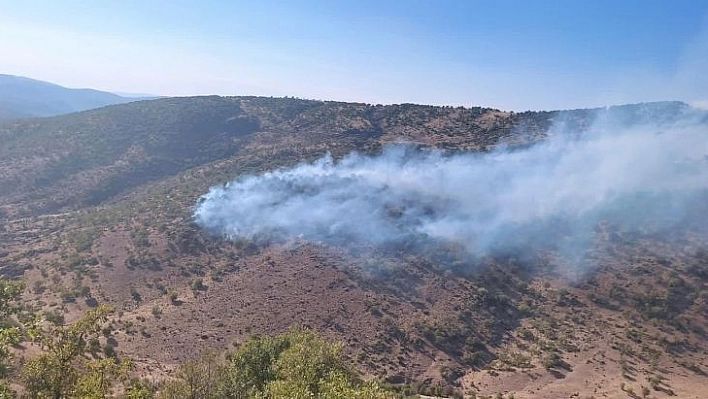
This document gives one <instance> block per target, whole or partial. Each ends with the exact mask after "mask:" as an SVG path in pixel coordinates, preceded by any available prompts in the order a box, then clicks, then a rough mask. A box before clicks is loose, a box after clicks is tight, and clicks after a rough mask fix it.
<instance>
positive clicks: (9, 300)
mask: <svg viewBox="0 0 708 399" xmlns="http://www.w3.org/2000/svg"><path fill="white" fill-rule="evenodd" d="M23 290H24V285H23V284H22V283H18V282H14V281H10V280H7V279H5V278H4V277H0V379H2V378H5V377H6V376H7V373H8V371H9V361H10V359H11V358H12V354H11V353H10V347H12V346H13V345H17V344H18V343H20V342H21V341H22V331H21V329H20V328H19V327H18V325H17V322H16V321H15V320H14V319H13V318H12V316H13V315H16V314H18V313H19V307H18V306H17V301H18V299H19V297H20V295H21V294H22V291H23ZM14 395H15V394H14V392H13V391H12V390H11V389H10V387H9V386H8V385H7V384H6V382H5V381H2V380H0V398H6V397H7V398H12V397H14Z"/></svg>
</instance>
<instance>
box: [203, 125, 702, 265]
mask: <svg viewBox="0 0 708 399" xmlns="http://www.w3.org/2000/svg"><path fill="white" fill-rule="evenodd" d="M694 121H695V119H693V120H688V118H683V120H681V121H678V122H676V121H671V122H663V123H661V124H653V125H647V124H642V125H638V126H629V127H628V126H626V125H625V126H622V127H620V126H619V124H618V123H615V121H612V120H606V119H603V118H599V119H598V120H597V121H596V122H595V123H594V125H593V127H592V128H590V129H589V130H588V131H586V132H583V133H582V134H576V133H577V132H567V131H562V129H561V128H560V127H556V128H554V129H552V130H551V131H550V132H549V138H548V139H547V140H545V141H543V142H540V143H537V144H536V145H533V146H531V147H528V148H524V149H515V150H508V149H505V148H499V149H497V150H495V151H493V152H490V153H455V154H450V153H444V152H440V151H433V150H416V149H413V148H410V147H405V146H403V147H402V146H399V147H388V148H386V149H385V150H384V152H383V154H381V155H380V156H363V155H358V154H351V155H349V156H346V157H345V158H343V159H342V160H339V161H334V160H333V159H332V158H331V157H330V156H326V157H324V158H322V159H320V160H318V161H316V162H314V163H312V164H301V165H299V166H297V167H294V168H290V169H283V170H277V171H273V172H269V173H264V174H261V175H257V176H246V177H242V178H239V179H237V180H234V181H233V182H231V183H229V184H227V185H225V186H223V187H216V188H213V189H211V191H210V192H209V193H207V194H206V195H204V196H203V197H202V198H201V199H200V201H199V203H198V204H197V206H196V210H195V218H196V220H197V222H198V223H199V224H200V225H201V226H203V227H204V228H206V229H208V230H209V231H211V232H214V233H216V234H221V235H224V236H226V237H229V238H254V237H262V236H266V237H271V238H272V237H282V238H286V237H301V238H304V239H308V240H322V241H325V242H334V243H342V242H346V241H351V240H359V241H362V242H366V243H371V244H386V243H391V242H397V241H400V240H408V239H411V238H414V237H415V238H421V237H422V238H427V239H433V240H439V241H442V242H454V243H457V244H461V245H463V246H464V247H466V248H467V249H468V250H469V251H470V253H471V254H474V255H483V254H487V253H489V252H490V251H504V250H507V249H524V248H525V247H526V246H531V245H533V246H536V245H539V244H540V245H551V246H553V247H554V248H557V249H560V250H561V251H563V252H566V253H568V254H571V255H579V254H580V252H578V251H581V250H582V249H584V248H585V246H586V245H587V244H588V243H589V242H590V240H591V239H592V237H593V234H594V232H595V229H596V226H597V223H598V222H599V221H606V222H608V223H611V224H613V225H615V226H617V227H618V228H620V229H642V231H648V230H649V231H660V230H661V229H664V228H670V227H675V226H677V225H679V224H680V223H682V222H683V221H684V220H685V216H686V215H685V212H684V211H685V209H686V208H685V206H686V205H687V203H688V201H690V200H692V199H694V198H696V196H698V195H705V193H706V192H707V191H708V129H706V125H705V124H704V123H694ZM557 126H560V124H558V125H557ZM703 217H706V216H705V215H704V216H703Z"/></svg>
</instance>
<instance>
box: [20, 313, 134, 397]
mask: <svg viewBox="0 0 708 399" xmlns="http://www.w3.org/2000/svg"><path fill="white" fill-rule="evenodd" d="M113 311H114V309H113V308H111V307H110V306H107V305H103V304H102V305H99V306H98V307H97V308H95V309H92V310H90V311H88V312H87V313H86V314H85V315H84V316H83V317H82V318H81V319H80V320H79V321H77V322H75V323H73V324H71V325H69V326H56V325H53V326H47V325H46V324H45V325H44V326H42V325H40V324H39V323H37V322H35V323H34V324H32V325H31V326H29V328H28V332H29V336H30V338H31V339H32V341H34V342H35V343H37V344H39V345H40V346H41V348H42V349H43V350H44V353H43V354H41V355H39V356H37V357H36V358H34V359H31V360H30V361H28V362H27V363H26V364H25V366H24V368H23V370H22V381H23V383H24V385H25V389H26V391H27V395H28V396H29V397H30V398H54V399H61V398H82V399H94V398H104V397H106V396H107V395H108V393H109V392H110V390H111V387H112V385H113V382H114V381H116V380H117V379H122V378H125V377H127V372H128V370H129V369H130V368H131V367H132V364H131V363H130V362H123V363H122V364H118V363H117V362H116V360H115V359H113V358H106V359H99V360H88V358H87V355H88V354H89V352H90V345H89V341H90V340H92V339H97V338H98V336H99V334H100V331H101V326H102V325H103V323H104V322H106V321H107V320H108V316H109V315H110V314H111V313H113Z"/></svg>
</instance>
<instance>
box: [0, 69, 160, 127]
mask: <svg viewBox="0 0 708 399" xmlns="http://www.w3.org/2000/svg"><path fill="white" fill-rule="evenodd" d="M141 99H146V98H135V97H125V96H120V95H117V94H114V93H109V92H105V91H99V90H93V89H70V88H66V87H63V86H59V85H57V84H53V83H49V82H44V81H41V80H35V79H30V78H25V77H21V76H14V75H3V74H0V122H3V121H8V120H13V119H21V118H32V117H47V116H55V115H61V114H67V113H71V112H79V111H86V110H89V109H94V108H100V107H105V106H107V105H114V104H122V103H127V102H132V101H138V100H141Z"/></svg>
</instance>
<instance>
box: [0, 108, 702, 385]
mask: <svg viewBox="0 0 708 399" xmlns="http://www.w3.org/2000/svg"><path fill="white" fill-rule="evenodd" d="M687 117H688V118H690V119H691V120H692V121H694V122H696V121H697V123H699V124H701V123H702V124H705V123H706V121H708V119H706V115H705V114H704V113H701V112H699V111H696V110H693V109H690V107H688V106H687V105H685V104H682V103H674V102H667V103H649V104H638V105H628V106H620V107H610V108H603V109H593V110H574V111H553V112H525V113H511V112H503V111H499V110H494V109H486V108H462V107H458V108H453V107H433V106H423V105H413V104H402V105H387V106H382V105H368V104H353V103H340V102H329V101H312V100H300V99H289V98H286V99H280V98H262V97H216V96H211V97H194V98H169V99H159V100H153V101H141V102H136V103H130V104H121V105H114V106H111V107H105V108H101V109H97V110H91V111H85V112H81V113H75V114H70V115H62V116H56V117H51V118H45V119H35V120H28V121H19V122H15V123H10V124H6V125H3V126H0V141H2V143H3V146H2V147H0V221H2V222H3V228H2V229H1V230H0V244H1V245H2V247H1V248H2V249H1V250H0V272H2V274H3V275H6V276H11V277H16V278H23V279H24V280H25V281H26V283H27V287H28V290H27V293H26V295H25V300H26V302H27V303H28V304H30V305H32V306H34V307H35V308H36V309H38V310H40V311H42V312H48V313H47V314H49V315H51V314H53V313H52V312H60V313H66V319H67V320H74V319H76V317H77V315H78V314H79V313H80V312H82V311H85V310H86V309H88V308H90V307H91V306H95V304H96V303H97V302H108V303H110V304H112V305H114V306H117V307H118V308H119V309H120V310H121V312H120V313H119V316H116V317H115V318H114V319H113V320H112V322H111V325H110V327H109V328H108V330H107V331H106V336H105V337H104V338H103V339H102V342H101V344H102V345H110V346H112V347H115V350H116V351H117V352H118V353H119V355H121V356H126V357H131V358H133V359H135V360H136V362H137V363H138V364H139V365H140V369H139V371H140V373H142V374H143V375H147V376H150V377H151V378H154V379H160V378H165V376H169V375H171V374H172V372H173V370H174V368H175V366H176V365H177V364H178V363H180V362H183V361H184V360H185V359H188V358H190V357H192V356H196V355H197V354H198V353H199V352H200V351H201V350H203V349H205V348H215V349H218V350H223V349H227V348H233V346H234V345H238V343H242V342H244V341H246V340H247V339H248V338H249V337H251V336H252V335H254V334H264V333H267V334H272V333H280V332H284V331H287V330H288V329H289V328H290V327H291V326H302V327H310V328H314V329H316V330H318V331H320V332H321V333H323V334H324V335H325V336H326V337H329V338H332V339H335V340H338V341H341V342H343V344H344V347H345V352H346V355H347V357H348V359H349V360H350V361H351V362H352V363H353V364H355V365H356V366H357V367H358V368H360V369H362V370H364V372H366V373H367V374H369V375H370V376H376V377H378V378H382V379H385V380H386V381H388V382H389V383H391V384H409V385H412V386H416V387H422V388H421V389H422V390H423V391H425V390H430V389H431V388H434V387H438V391H445V392H447V393H450V394H452V393H453V392H458V393H472V392H475V393H479V394H484V395H494V394H496V393H509V392H513V393H515V397H516V398H530V397H538V398H546V397H568V396H571V395H575V396H576V397H577V396H580V397H600V396H607V397H626V396H627V392H625V389H626V388H630V387H632V388H633V389H634V390H635V391H636V392H641V390H640V389H641V388H640V387H642V386H645V387H651V388H652V389H651V395H654V396H657V397H665V396H668V395H670V394H675V395H678V396H679V397H695V398H699V397H701V392H702V389H703V387H704V386H705V384H706V382H708V377H707V373H708V355H707V354H706V350H708V346H707V345H706V338H707V336H706V334H708V333H707V332H706V329H707V328H708V312H707V311H706V309H708V306H706V305H708V304H707V303H706V301H707V300H708V285H707V284H708V272H707V271H708V256H707V255H706V254H707V253H708V231H707V230H706V225H705V224H703V223H701V222H700V221H702V220H703V216H701V215H705V214H707V212H706V211H708V209H706V204H707V203H708V201H705V196H704V197H699V198H697V199H694V200H693V201H692V202H690V204H689V206H687V207H686V209H685V212H686V215H685V216H684V218H685V219H686V220H688V221H693V223H686V224H682V225H681V228H680V229H673V230H670V231H664V230H656V229H651V228H646V229H634V230H632V229H623V228H622V227H621V226H617V225H614V224H612V223H607V222H603V221H602V220H601V221H600V222H599V223H597V225H594V226H593V231H594V232H595V233H597V234H596V235H594V236H593V237H594V241H593V242H592V245H591V246H590V247H589V249H588V255H587V256H588V258H584V259H586V261H587V262H589V263H592V267H588V268H587V270H588V272H587V273H578V274H577V275H571V276H569V272H568V271H569V270H571V271H572V270H575V269H574V267H576V266H577V265H576V263H577V262H576V261H574V260H573V259H568V258H566V257H564V256H563V253H562V250H561V249H562V248H561V246H560V245H558V246H555V247H531V250H529V251H527V252H525V253H511V252H506V253H490V254H488V255H485V256H472V257H471V256H469V254H468V253H467V252H465V251H464V250H463V248H461V247H460V246H459V245H455V244H446V243H440V242H437V241H433V240H425V239H420V240H418V238H415V237H414V238H415V239H407V240H404V241H397V242H393V243H390V244H387V245H383V246H381V245H374V244H371V243H368V242H342V243H336V244H333V243H332V242H327V241H322V240H308V239H306V238H302V237H289V238H288V240H286V241H284V242H283V241H272V240H268V239H261V238H259V237H254V238H243V239H236V240H226V239H224V237H222V236H219V235H210V234H208V233H207V232H205V231H204V230H203V229H202V228H201V227H200V226H199V225H197V224H195V223H194V219H193V211H194V207H195V204H196V203H197V201H198V199H199V197H200V196H201V195H203V194H204V193H206V192H207V191H208V190H209V188H210V187H212V186H220V185H223V184H224V183H226V182H229V181H231V180H232V179H234V178H235V177H238V176H244V175H249V174H256V173H259V172H264V171H272V170H275V169H278V168H283V167H289V166H293V165H296V164H299V163H301V162H303V161H312V160H315V159H318V158H320V157H321V156H323V155H325V154H326V153H331V154H332V155H333V156H334V158H335V159H341V158H342V157H344V156H345V155H346V154H349V153H350V152H352V151H358V152H360V153H363V154H369V155H373V156H376V155H378V154H381V153H382V151H384V148H385V147H386V146H388V145H391V144H401V143H405V144H406V145H408V146H413V147H416V148H422V149H425V148H435V149H440V150H444V151H446V154H458V153H470V152H471V153H475V154H484V153H490V152H493V151H494V150H495V149H500V148H505V149H507V150H508V151H510V152H511V153H513V152H514V151H522V150H523V149H526V148H530V147H533V146H534V145H537V144H538V143H542V142H544V141H546V140H548V139H549V138H551V137H554V136H558V135H564V134H569V132H570V133H572V134H577V135H582V134H583V133H584V132H585V131H587V130H588V129H590V127H591V126H592V125H596V124H597V123H598V121H600V122H603V121H611V122H612V123H611V126H612V127H613V128H615V127H618V126H620V127H621V126H630V127H631V126H635V125H651V126H656V128H657V129H659V130H660V129H661V128H663V127H665V126H670V125H672V124H674V123H676V122H677V121H680V120H683V119H685V118H687ZM606 123H609V122H606ZM608 126H609V124H608ZM656 134H660V131H657V132H656ZM684 167H688V166H684ZM553 232H554V233H553V234H555V235H554V236H553V237H552V238H553V239H554V240H555V241H563V242H566V241H569V240H570V239H569V238H568V237H569V236H571V235H572V229H567V230H564V226H562V225H558V226H555V229H554V230H553ZM571 238H572V237H571ZM559 248H560V249H559Z"/></svg>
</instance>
